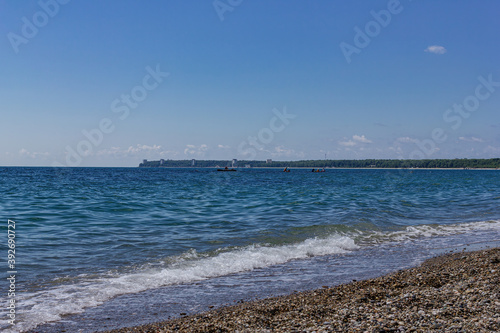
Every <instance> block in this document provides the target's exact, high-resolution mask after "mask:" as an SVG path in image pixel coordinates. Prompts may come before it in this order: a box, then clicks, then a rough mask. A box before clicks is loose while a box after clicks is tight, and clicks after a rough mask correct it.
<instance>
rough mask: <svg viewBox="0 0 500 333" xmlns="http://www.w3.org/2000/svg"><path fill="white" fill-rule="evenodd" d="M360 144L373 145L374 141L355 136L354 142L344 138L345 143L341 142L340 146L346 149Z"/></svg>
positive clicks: (362, 136) (353, 137)
mask: <svg viewBox="0 0 500 333" xmlns="http://www.w3.org/2000/svg"><path fill="white" fill-rule="evenodd" d="M358 143H373V141H371V140H368V139H367V138H366V137H365V136H364V135H353V136H352V140H351V139H348V138H344V141H339V145H341V146H344V147H353V146H355V145H357V144H358Z"/></svg>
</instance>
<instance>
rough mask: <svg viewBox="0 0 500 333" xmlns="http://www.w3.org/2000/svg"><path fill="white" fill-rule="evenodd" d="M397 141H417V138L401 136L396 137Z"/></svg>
mask: <svg viewBox="0 0 500 333" xmlns="http://www.w3.org/2000/svg"><path fill="white" fill-rule="evenodd" d="M396 141H397V142H401V143H417V141H418V140H417V139H412V138H410V137H408V136H405V137H400V138H397V139H396Z"/></svg>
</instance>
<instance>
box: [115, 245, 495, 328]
mask: <svg viewBox="0 0 500 333" xmlns="http://www.w3.org/2000/svg"><path fill="white" fill-rule="evenodd" d="M499 299H500V248H498V247H497V248H492V249H486V250H480V251H474V252H459V253H451V254H445V255H442V256H438V257H435V258H431V259H428V260H426V261H425V262H423V263H422V264H421V265H419V266H417V267H414V268H410V269H406V270H400V271H397V272H394V273H390V274H388V275H385V276H381V277H378V278H374V279H368V280H363V281H353V282H351V283H348V284H342V285H338V286H335V287H327V286H325V287H323V289H317V290H312V291H306V292H299V293H293V294H291V295H286V296H279V297H271V298H267V299H263V300H257V301H251V302H245V303H241V304H238V305H232V306H228V307H222V308H218V309H216V310H211V311H208V312H203V313H199V314H195V315H191V316H185V317H181V318H177V319H172V320H169V321H165V322H161V323H154V324H146V325H142V326H137V327H130V328H121V329H115V330H111V331H106V332H108V333H123V332H207V331H213V332H232V331H237V330H239V331H241V332H255V331H260V332H290V331H325V332H327V331H346V330H348V331H360V332H363V331H366V330H369V331H370V332H371V331H374V332H381V331H401V332H402V331H413V332H421V331H429V330H431V331H432V330H434V331H442V330H448V331H451V332H459V331H463V330H467V331H468V330H470V331H474V332H486V331H500V301H499Z"/></svg>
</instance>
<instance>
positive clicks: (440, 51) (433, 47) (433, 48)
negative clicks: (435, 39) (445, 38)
mask: <svg viewBox="0 0 500 333" xmlns="http://www.w3.org/2000/svg"><path fill="white" fill-rule="evenodd" d="M424 51H425V52H429V53H434V54H445V53H446V51H448V50H446V49H445V48H444V47H443V46H440V45H431V46H429V47H427V48H426V49H425V50H424Z"/></svg>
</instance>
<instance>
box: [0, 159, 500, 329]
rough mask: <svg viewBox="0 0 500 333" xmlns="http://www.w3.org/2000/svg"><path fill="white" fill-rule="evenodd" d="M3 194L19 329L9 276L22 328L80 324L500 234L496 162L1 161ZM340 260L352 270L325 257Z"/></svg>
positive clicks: (336, 273) (379, 264)
mask: <svg viewBox="0 0 500 333" xmlns="http://www.w3.org/2000/svg"><path fill="white" fill-rule="evenodd" d="M0 193H1V201H0V217H1V219H3V222H2V224H1V225H0V227H1V230H2V233H3V234H4V235H5V237H4V242H3V243H2V244H1V248H2V253H4V254H3V255H2V256H1V258H2V266H3V267H4V269H3V270H4V274H5V276H6V275H7V271H8V268H7V250H8V248H7V236H6V235H7V220H8V219H11V220H14V221H15V222H16V238H15V240H16V270H17V272H18V273H17V275H16V302H17V308H16V325H15V326H14V327H12V326H10V325H9V324H8V323H7V319H8V318H7V311H6V310H5V309H6V305H7V302H8V301H9V299H8V298H7V290H8V285H7V283H6V284H5V287H4V288H2V289H3V290H4V291H3V292H2V294H1V295H0V301H1V303H2V304H4V305H5V306H4V307H3V309H2V311H4V312H2V317H1V318H0V325H1V326H0V327H1V328H4V329H9V328H10V329H12V330H13V331H22V330H29V329H33V328H34V327H36V326H37V325H41V324H43V323H47V322H55V323H58V324H56V325H62V324H61V323H64V322H71V323H73V324H74V325H76V326H81V325H83V324H82V323H81V322H78V320H77V319H75V318H77V316H85V315H87V314H88V316H91V317H99V312H103V311H104V312H105V315H104V316H105V317H108V316H111V314H110V313H113V312H117V311H118V312H119V311H124V310H125V309H124V308H123V309H121V308H120V305H117V304H116V303H113V302H116V300H117V299H120V304H125V303H126V304H127V306H126V307H127V308H129V307H133V304H139V305H137V307H138V308H141V309H144V308H145V306H146V305H147V304H151V302H154V301H155V300H152V295H153V294H154V295H163V296H162V297H164V298H163V302H164V300H165V299H170V300H173V299H175V300H176V302H173V303H176V304H181V303H182V302H185V303H186V304H188V303H189V304H191V305H192V304H195V305H196V304H198V306H192V307H191V308H189V309H188V310H186V311H197V310H206V308H204V307H203V306H205V305H206V304H208V303H207V302H209V300H202V299H203V297H208V298H209V299H210V301H211V302H212V303H216V305H220V304H223V303H224V302H227V300H228V299H230V295H231V294H233V295H234V294H239V293H241V294H244V295H246V296H242V297H250V296H251V297H265V296H268V294H272V293H280V292H289V291H292V290H299V289H306V288H309V287H315V286H316V285H317V284H321V283H328V284H336V283H340V282H342V281H344V280H346V279H347V280H348V279H349V278H351V277H354V276H356V277H363V276H367V275H370V274H371V275H377V274H380V273H383V272H385V271H386V270H389V269H398V268H402V267H406V266H408V265H411V264H416V263H418V262H419V261H420V260H422V259H423V258H425V257H426V256H429V255H430V254H432V253H436V249H443V251H444V249H449V248H451V247H453V246H455V245H456V244H462V243H463V242H465V241H466V242H468V243H471V242H476V243H483V244H489V243H492V242H493V243H494V242H496V241H498V239H500V171H496V170H492V171H484V170H480V171H479V170H478V171H474V170H446V171H445V170H341V169H328V170H327V172H324V173H312V172H311V170H292V172H290V173H284V172H281V170H278V169H240V170H239V171H238V172H217V171H215V170H213V169H143V168H0ZM432 250H434V252H433V251H432ZM437 252H439V251H437ZM325 258H327V259H325ZM342 258H348V262H347V261H344V262H341V261H338V262H339V263H340V264H342V265H344V269H343V270H339V269H338V267H337V268H336V267H334V266H332V265H333V264H332V265H326V264H325V262H324V261H325V260H327V262H329V263H333V262H337V261H335V260H342ZM367 258H370V259H367ZM340 264H339V265H340ZM391 265H392V266H391ZM388 267H389V268H388ZM299 272H301V273H299ZM368 272H370V273H368ZM341 276H342V279H344V280H342V279H341ZM325 277H328V281H326V282H325V281H324V280H325V279H326V278H325ZM337 278H338V281H336V280H335V279H337ZM3 280H4V281H6V280H5V279H3ZM236 281H239V282H236ZM241 281H245V283H243V282H241ZM308 281H316V282H314V283H313V282H311V283H309V282H308ZM283 284H288V285H289V286H290V287H289V288H285V287H282V286H283ZM2 286H3V285H2ZM249 286H251V287H249ZM200 288H201V289H200ZM203 288H204V289H203ZM252 288H253V289H252ZM266 288H268V289H266ZM250 289H252V291H251V292H250V291H249V290H250ZM207 290H210V292H208V291H207ZM169 293H170V294H169ZM226 294H227V297H224V295H226ZM148 295H149V296H148ZM203 295H205V296H203ZM207 295H208V296H207ZM213 295H217V297H220V301H216V300H215V299H214V297H215V296H213ZM155 297H156V296H155ZM156 301H157V299H156ZM122 306H123V305H122ZM158 306H159V305H158ZM123 307H125V306H123ZM177 310H178V309H177V308H176V309H175V311H177ZM134 311H135V310H134ZM172 311H174V310H172ZM156 312H158V311H156ZM133 313H134V314H135V313H137V311H135V312H133ZM75 314H78V315H75ZM175 314H177V315H178V313H170V312H168V311H167V312H164V313H163V314H162V313H160V314H158V315H157V316H153V317H147V316H148V315H149V312H147V311H146V312H145V313H144V314H142V315H140V317H141V318H142V319H137V320H134V321H131V324H134V323H141V320H142V321H146V322H147V321H154V320H161V319H166V317H168V316H172V315H175ZM72 315H73V317H72ZM78 318H80V319H79V320H81V318H82V317H78ZM75 320H76V321H75ZM87 321H88V318H87ZM68 325H69V324H68ZM113 325H114V326H113ZM120 325H124V323H123V322H120V323H118V322H117V323H115V324H112V325H111V327H118V326H120ZM45 327H46V330H48V331H50V327H51V326H50V325H49V326H47V325H45ZM53 327H54V326H53ZM88 329H89V330H91V328H88ZM92 329H96V328H95V327H94V328H92ZM53 330H56V329H55V328H53Z"/></svg>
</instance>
